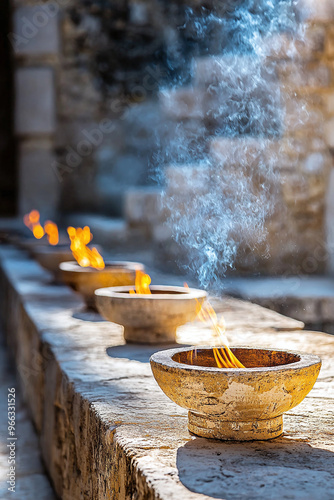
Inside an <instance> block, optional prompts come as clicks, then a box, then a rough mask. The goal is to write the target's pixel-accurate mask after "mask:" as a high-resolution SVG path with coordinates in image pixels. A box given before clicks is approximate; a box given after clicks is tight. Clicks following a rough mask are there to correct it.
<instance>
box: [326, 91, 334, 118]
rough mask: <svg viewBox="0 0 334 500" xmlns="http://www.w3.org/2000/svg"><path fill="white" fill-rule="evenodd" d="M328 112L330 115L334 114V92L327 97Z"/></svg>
mask: <svg viewBox="0 0 334 500" xmlns="http://www.w3.org/2000/svg"><path fill="white" fill-rule="evenodd" d="M325 104H326V110H327V112H328V113H329V114H330V115H333V114H334V92H331V93H329V94H327V95H326V96H325Z"/></svg>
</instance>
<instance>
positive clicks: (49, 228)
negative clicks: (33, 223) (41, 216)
mask: <svg viewBox="0 0 334 500" xmlns="http://www.w3.org/2000/svg"><path fill="white" fill-rule="evenodd" d="M44 231H45V233H46V235H47V238H48V242H49V243H50V245H58V243H59V232H58V227H57V224H55V223H54V222H52V221H50V220H47V221H46V222H45V224H44Z"/></svg>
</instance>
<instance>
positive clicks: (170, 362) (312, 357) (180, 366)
mask: <svg viewBox="0 0 334 500" xmlns="http://www.w3.org/2000/svg"><path fill="white" fill-rule="evenodd" d="M194 349H210V350H212V349H213V347H212V346H191V347H181V348H179V347H177V348H174V349H166V350H163V351H157V352H155V353H154V354H153V355H152V356H151V357H150V364H151V366H152V364H153V363H154V364H156V365H158V369H159V367H160V368H162V369H169V371H174V372H177V373H180V372H182V371H183V372H189V375H190V374H191V373H194V372H195V373H197V374H198V373H203V374H204V373H214V374H215V375H216V374H221V375H222V376H231V375H239V374H240V375H246V376H248V375H249V373H258V374H263V373H266V372H284V371H286V370H291V369H293V370H299V369H303V368H308V367H310V366H313V365H317V364H319V363H320V365H321V363H322V361H321V358H320V357H319V356H317V355H316V354H309V353H304V352H300V351H292V350H290V349H274V348H271V347H254V346H230V349H248V350H249V349H253V350H261V351H275V352H284V353H287V354H293V355H295V356H298V357H299V358H300V359H299V360H298V361H296V362H293V363H288V364H286V365H277V366H259V367H252V368H218V367H213V366H199V365H188V364H186V363H179V362H177V361H174V359H173V356H174V355H175V354H178V353H180V352H187V351H188V352H189V351H192V350H194Z"/></svg>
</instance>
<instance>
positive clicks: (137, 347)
mask: <svg viewBox="0 0 334 500" xmlns="http://www.w3.org/2000/svg"><path fill="white" fill-rule="evenodd" d="M176 347H190V345H186V344H124V345H116V346H112V347H108V349H107V354H108V356H110V357H111V358H125V359H130V360H132V361H140V362H141V363H149V361H150V357H151V356H152V354H154V353H155V352H157V351H164V350H165V349H174V348H176Z"/></svg>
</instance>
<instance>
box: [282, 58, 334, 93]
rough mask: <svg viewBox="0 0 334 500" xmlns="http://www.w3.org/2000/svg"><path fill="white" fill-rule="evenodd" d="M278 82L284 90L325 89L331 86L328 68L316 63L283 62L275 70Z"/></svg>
mask: <svg viewBox="0 0 334 500" xmlns="http://www.w3.org/2000/svg"><path fill="white" fill-rule="evenodd" d="M277 72H278V76H279V78H280V81H281V82H282V84H283V85H284V87H285V88H293V89H296V88H308V89H311V88H312V89H313V88H314V89H316V88H326V87H330V86H331V84H332V74H331V70H330V68H329V67H328V66H327V65H326V64H324V63H322V62H318V61H312V62H305V63H300V64H296V63H295V62H289V61H283V62H282V63H281V64H279V66H278V68H277Z"/></svg>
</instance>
